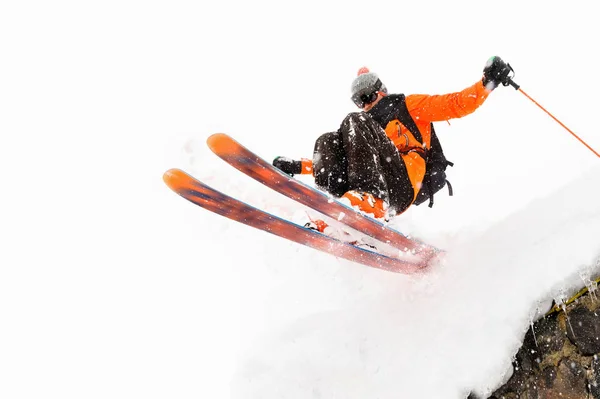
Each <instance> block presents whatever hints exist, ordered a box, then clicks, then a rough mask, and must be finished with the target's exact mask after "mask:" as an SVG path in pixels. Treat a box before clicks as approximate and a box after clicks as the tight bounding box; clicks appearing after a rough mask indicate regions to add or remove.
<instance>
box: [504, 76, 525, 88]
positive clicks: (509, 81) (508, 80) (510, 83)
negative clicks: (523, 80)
mask: <svg viewBox="0 0 600 399" xmlns="http://www.w3.org/2000/svg"><path fill="white" fill-rule="evenodd" d="M508 85H511V86H512V87H514V88H515V90H519V89H520V88H521V86H519V85H518V84H516V83H515V81H514V80H512V79H511V78H508V79H506V84H505V85H504V86H508Z"/></svg>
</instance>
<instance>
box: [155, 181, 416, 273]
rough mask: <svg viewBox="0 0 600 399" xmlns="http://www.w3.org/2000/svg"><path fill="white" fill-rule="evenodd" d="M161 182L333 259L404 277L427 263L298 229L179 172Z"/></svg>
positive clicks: (224, 213) (212, 208)
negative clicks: (389, 254)
mask: <svg viewBox="0 0 600 399" xmlns="http://www.w3.org/2000/svg"><path fill="white" fill-rule="evenodd" d="M163 179H164V181H165V183H166V184H167V186H169V188H171V189H172V190H173V191H175V192H176V193H177V194H179V195H180V196H182V197H183V198H185V199H187V200H188V201H190V202H192V203H194V204H196V205H198V206H200V207H202V208H205V209H207V210H209V211H211V212H214V213H216V214H219V215H221V216H224V217H227V218H229V219H231V220H235V221H237V222H240V223H244V224H246V225H248V226H252V227H254V228H257V229H259V230H263V231H266V232H268V233H271V234H274V235H276V236H279V237H283V238H286V239H288V240H290V241H293V242H296V243H299V244H302V245H306V246H308V247H311V248H315V249H317V250H320V251H323V252H327V253H329V254H332V255H334V256H337V257H340V258H343V259H347V260H350V261H352V262H356V263H360V264H363V265H366V266H370V267H374V268H378V269H382V270H387V271H392V272H397V273H405V274H412V273H419V272H422V271H423V270H424V269H425V268H426V267H427V262H426V261H424V260H422V259H421V258H419V257H416V256H410V255H409V254H404V255H405V256H406V259H400V258H392V257H388V256H385V255H382V254H379V253H377V252H374V251H371V250H368V249H363V248H360V247H357V246H354V245H352V244H349V243H346V242H343V241H340V240H337V239H335V238H332V237H329V236H327V235H325V234H322V233H319V232H318V231H316V230H311V229H308V228H304V227H301V226H299V225H297V224H295V223H292V222H290V221H287V220H285V219H282V218H279V217H277V216H275V215H272V214H270V213H267V212H264V211H262V210H260V209H257V208H254V207H252V206H250V205H248V204H246V203H244V202H242V201H239V200H237V199H235V198H232V197H230V196H228V195H226V194H223V193H221V192H219V191H217V190H215V189H213V188H211V187H210V186H208V185H206V184H204V183H202V182H201V181H199V180H196V179H195V178H193V177H192V176H190V175H189V174H187V173H185V172H183V171H182V170H179V169H170V170H168V171H167V172H165V174H164V176H163Z"/></svg>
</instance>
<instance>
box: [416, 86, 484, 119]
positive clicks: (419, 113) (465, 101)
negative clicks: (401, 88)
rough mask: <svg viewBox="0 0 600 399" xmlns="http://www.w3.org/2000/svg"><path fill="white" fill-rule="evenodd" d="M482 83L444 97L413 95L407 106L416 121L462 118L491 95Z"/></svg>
mask: <svg viewBox="0 0 600 399" xmlns="http://www.w3.org/2000/svg"><path fill="white" fill-rule="evenodd" d="M490 92H491V91H490V90H488V89H486V88H485V86H484V85H483V83H482V81H478V82H477V83H475V84H474V85H472V86H469V87H467V88H466V89H464V90H462V91H458V92H456V93H449V94H443V95H426V94H413V95H409V96H407V97H406V106H407V108H408V111H409V112H410V114H411V116H412V117H413V119H415V120H424V121H427V122H438V121H446V120H448V119H454V118H462V117H463V116H466V115H469V114H470V113H472V112H474V111H475V110H476V109H477V108H479V106H480V105H481V104H483V102H484V101H485V100H486V98H487V97H488V95H489V94H490Z"/></svg>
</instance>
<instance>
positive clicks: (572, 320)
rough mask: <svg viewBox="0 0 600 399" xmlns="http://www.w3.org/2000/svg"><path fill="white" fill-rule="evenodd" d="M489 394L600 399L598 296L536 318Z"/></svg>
mask: <svg viewBox="0 0 600 399" xmlns="http://www.w3.org/2000/svg"><path fill="white" fill-rule="evenodd" d="M513 365H514V371H513V375H512V376H511V378H510V379H509V380H508V381H507V383H506V384H504V385H503V386H502V387H500V388H499V389H497V390H496V391H495V392H494V393H493V394H492V396H490V397H489V399H513V398H519V399H550V398H561V399H584V398H585V399H600V301H599V300H597V298H596V296H595V294H594V293H589V292H588V293H586V294H585V295H583V296H581V297H580V298H579V299H578V300H577V301H575V302H573V303H571V304H569V305H567V306H566V307H565V309H564V310H563V311H559V312H554V313H552V314H550V315H548V316H546V317H544V318H542V319H540V320H538V321H537V322H536V323H534V324H533V326H532V327H531V328H530V329H529V331H527V334H526V335H525V339H524V342H523V346H522V347H521V349H520V350H519V351H518V353H517V355H516V357H515V360H514V362H513Z"/></svg>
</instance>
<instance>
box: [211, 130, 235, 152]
mask: <svg viewBox="0 0 600 399" xmlns="http://www.w3.org/2000/svg"><path fill="white" fill-rule="evenodd" d="M232 140H233V139H232V138H231V137H229V136H228V135H226V134H225V133H215V134H212V135H210V136H209V137H208V138H207V139H206V144H208V147H209V148H210V149H211V150H212V151H213V152H223V151H224V150H226V149H227V147H226V146H227V143H230V142H231V141H232Z"/></svg>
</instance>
